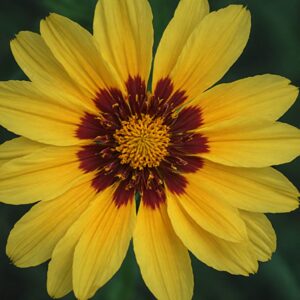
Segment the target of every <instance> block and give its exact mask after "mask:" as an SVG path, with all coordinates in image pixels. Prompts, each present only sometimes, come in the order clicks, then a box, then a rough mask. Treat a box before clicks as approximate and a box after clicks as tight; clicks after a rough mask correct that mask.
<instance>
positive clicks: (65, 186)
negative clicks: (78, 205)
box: [0, 146, 89, 204]
mask: <svg viewBox="0 0 300 300" xmlns="http://www.w3.org/2000/svg"><path fill="white" fill-rule="evenodd" d="M80 149H81V148H79V147H54V146H53V147H51V146H48V147H44V148H42V149H40V150H36V151H35V152H34V153H32V154H29V155H26V156H23V157H20V158H16V159H13V160H11V161H9V162H7V163H5V164H4V165H3V166H2V167H1V169H0V201H1V202H4V203H8V204H26V203H34V202H37V201H39V200H51V199H54V198H56V197H58V196H59V195H61V194H63V193H64V192H66V191H67V190H69V189H70V188H71V187H72V186H74V184H77V183H79V182H82V181H83V182H85V181H87V180H89V174H83V171H81V170H80V169H79V166H80V162H79V161H78V157H77V153H78V152H79V151H80ZM86 175H88V176H86Z"/></svg>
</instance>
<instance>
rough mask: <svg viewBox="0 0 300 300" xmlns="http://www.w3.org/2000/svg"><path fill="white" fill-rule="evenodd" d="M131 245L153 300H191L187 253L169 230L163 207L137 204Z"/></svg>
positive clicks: (168, 221)
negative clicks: (135, 224) (135, 223)
mask: <svg viewBox="0 0 300 300" xmlns="http://www.w3.org/2000/svg"><path fill="white" fill-rule="evenodd" d="M133 245H134V252H135V255H136V259H137V262H138V264H139V267H140V269H141V273H142V277H143V279H144V281H145V283H146V285H147V286H148V288H149V289H150V291H151V292H152V293H153V294H154V296H155V297H156V298H157V299H163V300H164V299H172V300H190V299H191V298H192V294H193V272H192V267H191V262H190V258H189V254H188V251H187V249H186V248H185V247H184V246H183V244H182V243H181V241H180V240H179V239H178V238H177V236H176V235H175V233H174V231H173V228H172V226H171V223H170V220H169V217H168V214H167V211H166V205H165V204H162V205H160V207H159V208H155V209H152V208H150V207H147V206H145V205H144V204H141V206H140V208H139V213H138V218H137V226H136V230H135V232H134V236H133Z"/></svg>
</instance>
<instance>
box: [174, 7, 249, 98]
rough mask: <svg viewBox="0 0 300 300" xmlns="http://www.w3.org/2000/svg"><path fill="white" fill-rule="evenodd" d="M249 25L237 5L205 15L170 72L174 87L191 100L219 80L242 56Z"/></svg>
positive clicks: (245, 11) (242, 9)
mask: <svg viewBox="0 0 300 300" xmlns="http://www.w3.org/2000/svg"><path fill="white" fill-rule="evenodd" d="M250 23H251V22H250V13H249V12H248V11H247V10H246V9H245V8H243V7H242V6H239V5H230V6H228V7H226V8H224V9H221V10H219V11H217V12H212V13H210V14H209V15H207V16H206V17H205V18H204V19H203V21H202V22H201V23H200V24H199V25H198V26H197V28H196V29H195V30H194V32H193V33H192V34H191V36H190V38H189V39H188V41H187V43H186V45H185V47H184V49H183V50H182V52H181V54H180V56H179V59H178V62H177V64H176V66H175V68H174V69H173V71H172V72H171V79H172V80H173V82H174V85H175V88H176V89H180V90H185V91H187V94H188V95H189V98H190V100H191V99H193V98H194V97H195V96H197V95H199V94H200V93H201V92H203V91H205V90H206V89H207V88H209V87H210V86H212V85H213V84H214V83H216V82H217V81H218V80H220V79H221V78H222V77H223V75H224V74H225V73H226V72H227V71H228V69H229V68H230V67H231V66H232V65H233V63H234V62H235V61H236V60H237V59H238V57H239V56H240V55H241V53H242V51H243V49H244V47H245V45H246V43H247V41H248V37H249V32H250V25H251V24H250ZM170 51H171V54H170V55H172V49H170Z"/></svg>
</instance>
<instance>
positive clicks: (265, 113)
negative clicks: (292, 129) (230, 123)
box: [193, 74, 298, 125]
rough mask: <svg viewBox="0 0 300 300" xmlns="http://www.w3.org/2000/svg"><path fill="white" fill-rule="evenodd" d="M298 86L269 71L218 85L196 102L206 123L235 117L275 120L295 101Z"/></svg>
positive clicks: (194, 102) (201, 95)
mask: <svg viewBox="0 0 300 300" xmlns="http://www.w3.org/2000/svg"><path fill="white" fill-rule="evenodd" d="M297 96H298V88H296V87H295V86H293V85H290V81H289V80H288V79H286V78H284V77H281V76H276V75H271V74H266V75H259V76H255V77H249V78H245V79H242V80H238V81H235V82H232V83H225V84H220V85H217V86H216V87H214V88H212V89H210V90H208V91H206V92H205V93H203V94H200V95H199V96H198V97H196V99H195V100H194V101H193V104H197V105H199V107H200V108H201V112H202V118H203V123H204V124H205V125H210V124H214V123H217V122H222V121H225V120H231V119H234V118H241V117H244V118H253V119H255V118H257V116H262V117H263V118H264V119H268V120H270V121H275V120H277V119H279V118H280V117H281V116H282V115H283V114H284V113H285V112H286V111H287V110H288V109H289V108H290V107H291V105H292V104H293V103H294V102H295V100H296V99H297Z"/></svg>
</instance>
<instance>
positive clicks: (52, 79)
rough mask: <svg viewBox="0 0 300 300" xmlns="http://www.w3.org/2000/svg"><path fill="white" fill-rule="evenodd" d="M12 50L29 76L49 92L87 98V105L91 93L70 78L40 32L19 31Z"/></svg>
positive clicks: (13, 41) (12, 43)
mask: <svg viewBox="0 0 300 300" xmlns="http://www.w3.org/2000/svg"><path fill="white" fill-rule="evenodd" d="M11 50H12V53H13V55H14V57H15V59H16V61H17V63H18V65H19V66H20V67H21V68H22V70H23V71H24V73H25V74H26V75H27V76H28V78H29V79H30V80H31V81H33V82H35V83H37V84H38V85H42V86H43V87H44V88H45V89H46V90H47V93H54V94H57V93H60V91H61V90H63V91H64V93H66V94H69V95H73V96H74V97H75V98H80V99H81V100H84V99H85V102H83V101H82V104H85V105H87V103H88V101H87V100H88V99H89V97H91V94H90V93H89V92H88V91H87V90H85V89H84V87H80V85H79V84H78V82H74V81H73V80H72V79H71V78H70V76H69V75H68V73H67V72H66V71H65V70H64V68H63V66H62V65H61V64H60V63H59V62H58V61H57V60H56V58H55V57H54V56H53V54H52V52H51V51H50V49H49V47H48V46H47V45H46V43H45V42H44V40H43V38H42V37H41V36H40V35H39V34H37V33H33V32H29V31H23V32H20V33H18V35H17V36H16V38H15V39H14V40H12V41H11ZM49 86H51V88H49Z"/></svg>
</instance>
